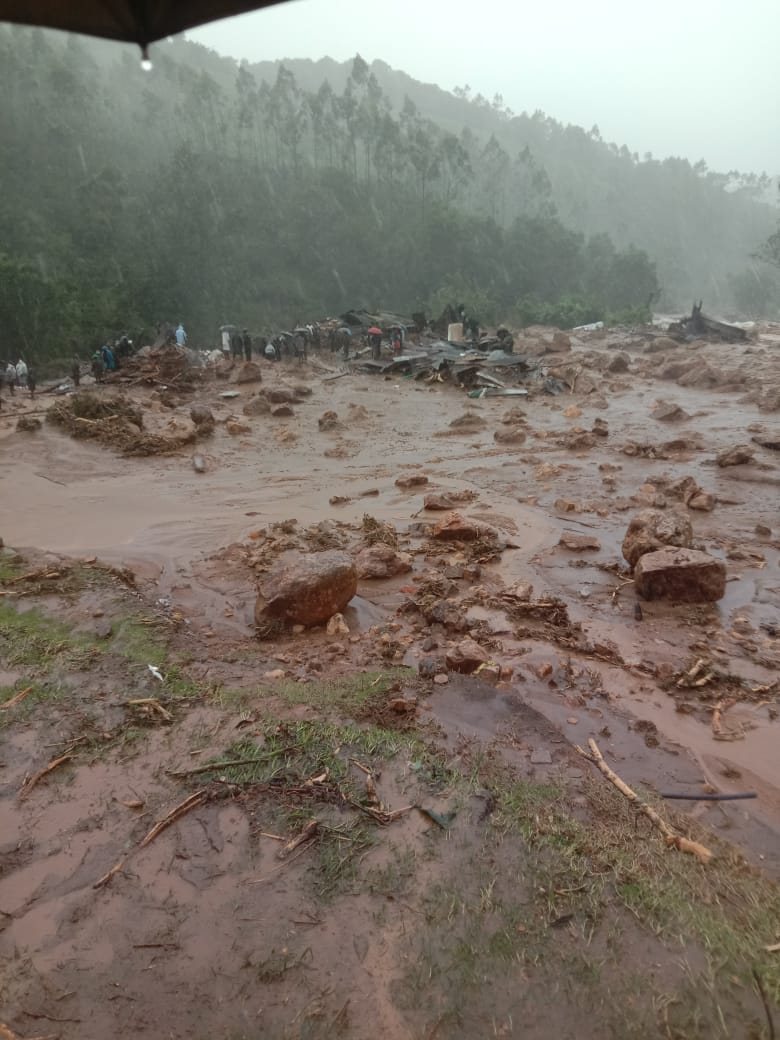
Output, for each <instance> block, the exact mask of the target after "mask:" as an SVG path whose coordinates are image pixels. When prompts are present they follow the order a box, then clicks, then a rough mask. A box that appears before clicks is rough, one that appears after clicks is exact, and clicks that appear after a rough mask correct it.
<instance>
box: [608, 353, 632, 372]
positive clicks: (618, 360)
mask: <svg viewBox="0 0 780 1040" xmlns="http://www.w3.org/2000/svg"><path fill="white" fill-rule="evenodd" d="M630 362H631V358H630V356H629V355H628V354H626V352H625V351H624V350H621V351H620V353H618V354H615V356H614V357H613V358H610V359H609V361H608V362H607V372H614V373H616V374H617V373H619V372H628V366H629V364H630Z"/></svg>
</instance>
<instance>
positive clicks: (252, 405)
mask: <svg viewBox="0 0 780 1040" xmlns="http://www.w3.org/2000/svg"><path fill="white" fill-rule="evenodd" d="M241 411H242V412H243V413H244V415H249V416H251V417H253V418H254V417H256V416H258V415H268V413H269V412H270V411H271V405H270V404H269V403H268V398H267V397H264V396H263V395H262V394H258V395H257V397H253V398H252V399H251V400H249V401H247V403H246V404H245V405H244V407H243V408H242V409H241Z"/></svg>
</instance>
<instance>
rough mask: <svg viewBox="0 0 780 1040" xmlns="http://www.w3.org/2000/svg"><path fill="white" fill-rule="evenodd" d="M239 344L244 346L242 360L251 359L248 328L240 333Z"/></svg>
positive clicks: (250, 342) (250, 341) (250, 339)
mask: <svg viewBox="0 0 780 1040" xmlns="http://www.w3.org/2000/svg"><path fill="white" fill-rule="evenodd" d="M241 345H242V347H243V348H244V361H251V360H252V337H251V336H250V335H249V329H244V331H243V333H242V335H241Z"/></svg>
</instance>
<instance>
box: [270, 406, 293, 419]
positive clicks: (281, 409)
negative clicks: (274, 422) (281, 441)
mask: <svg viewBox="0 0 780 1040" xmlns="http://www.w3.org/2000/svg"><path fill="white" fill-rule="evenodd" d="M271 415H272V416H273V417H274V418H275V419H289V417H290V416H291V415H295V412H294V411H293V410H292V408H291V407H290V406H289V404H276V405H274V406H273V407H272V408H271Z"/></svg>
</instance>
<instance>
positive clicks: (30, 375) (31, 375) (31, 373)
mask: <svg viewBox="0 0 780 1040" xmlns="http://www.w3.org/2000/svg"><path fill="white" fill-rule="evenodd" d="M37 385H38V384H37V382H36V380H35V370H34V369H32V368H28V369H27V389H28V390H29V391H30V400H31V401H34V400H35V387H36V386H37Z"/></svg>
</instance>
